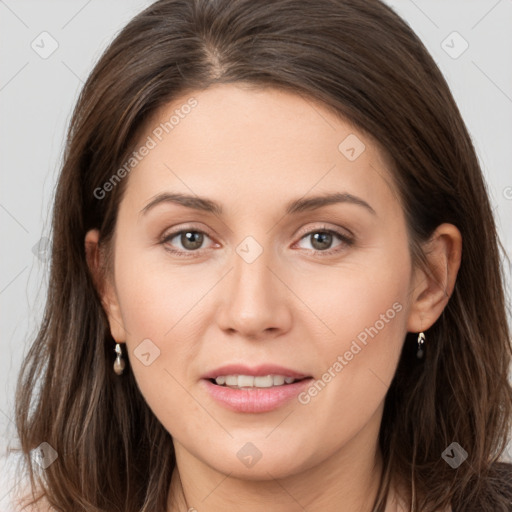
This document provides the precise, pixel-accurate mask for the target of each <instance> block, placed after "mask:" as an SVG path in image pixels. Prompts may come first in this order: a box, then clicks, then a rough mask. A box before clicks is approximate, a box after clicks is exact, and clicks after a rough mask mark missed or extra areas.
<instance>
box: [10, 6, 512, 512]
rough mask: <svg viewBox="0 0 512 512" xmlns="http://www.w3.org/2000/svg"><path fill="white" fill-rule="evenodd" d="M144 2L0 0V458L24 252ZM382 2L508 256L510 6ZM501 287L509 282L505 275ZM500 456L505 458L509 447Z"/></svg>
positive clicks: (30, 252)
mask: <svg viewBox="0 0 512 512" xmlns="http://www.w3.org/2000/svg"><path fill="white" fill-rule="evenodd" d="M149 3H151V2H149V1H147V0H146V1H143V0H109V1H108V2H107V1H100V0H89V1H86V0H46V1H41V0H32V1H28V0H0V112H1V116H0V162H1V165H0V170H1V180H2V181H1V187H0V240H1V258H2V260H1V261H2V265H1V273H0V311H1V316H0V333H1V339H0V347H1V357H0V386H1V387H0V456H1V455H2V454H3V453H4V451H5V449H6V447H7V446H8V445H9V444H10V445H16V441H15V434H14V425H13V423H12V418H13V412H12V410H13V402H14V388H15V382H16V377H17V374H18V369H19V365H20V362H21V358H22V355H23V353H24V352H26V350H27V349H28V346H29V343H30V340H31V339H32V337H33V336H34V334H35V332H36V329H37V325H38V322H39V321H40V318H41V314H42V308H43V305H44V297H45V289H46V282H47V278H48V274H47V270H46V264H47V261H46V259H45V253H44V250H43V251H40V252H37V251H34V246H35V245H36V244H38V242H39V241H40V239H41V238H42V237H45V236H47V235H48V227H49V222H50V216H49V212H50V209H51V200H52V196H53V191H54V186H55V182H56V178H57V175H58V171H59V165H60V162H61V155H62V150H63V141H64V135H65V130H66V127H67V123H68V121H69V119H70V115H71V110H72V107H73V105H74V103H75V101H76V99H77V96H78V93H79V90H80V88H81V86H82V84H83V82H84V80H85V79H86V77H87V75H88V73H89V72H90V71H91V69H92V66H93V64H94V62H96V60H97V59H98V58H99V56H100V55H101V53H102V51H103V50H104V48H105V47H106V45H107V44H108V43H109V42H110V41H111V40H112V39H113V37H114V36H115V34H116V33H117V32H118V31H119V30H120V29H121V28H122V27H123V26H124V25H125V24H126V23H127V22H128V20H130V19H131V18H132V17H133V16H134V15H135V14H136V13H137V12H139V11H140V10H142V8H144V7H145V6H146V5H149ZM387 3H388V4H390V5H391V6H392V7H393V8H394V9H395V10H396V11H397V12H398V13H399V14H400V15H401V16H402V17H403V18H405V20H406V21H407V22H408V23H409V24H410V25H411V26H412V28H413V29H414V30H415V31H416V33H417V34H418V35H419V36H420V37H421V39H422V40H423V42H424V43H425V45H426V46H427V48H428V49H429V51H430V52H431V54H432V55H433V57H434V59H435V60H436V62H437V63H438V65H439V66H440V68H441V70H442V72H443V73H444V75H445V77H446V78H447V80H448V83H449V85H450V87H451V89H452V91H453V94H454V96H455V98H456V100H457V103H458V105H459V107H460V109H461V112H462V115H463V117H464V119H465V121H466V123H467V125H468V128H469V131H470V133H471V135H472V138H473V141H474V144H475V146H476V148H477V151H478V155H479V158H480V161H481V163H482V166H483V169H484V173H485V176H486V179H487V182H488V186H489V194H490V196H491V201H492V203H493V205H494V209H495V214H496V218H497V222H498V225H499V230H500V235H501V238H502V241H503V244H504V245H505V247H506V248H507V252H508V255H509V257H512V223H511V220H512V149H511V148H512V30H511V27H512V0H415V1H413V0H388V2H387ZM44 31H46V32H48V33H49V34H50V35H51V38H53V39H54V40H55V41H56V42H57V44H58V48H57V49H56V51H55V52H54V53H53V54H52V55H50V56H49V57H47V58H42V57H41V56H40V55H39V54H38V53H37V52H36V51H35V50H34V49H33V48H32V47H31V44H34V46H35V45H39V48H40V49H39V52H44V51H48V50H49V49H50V48H51V46H50V45H51V43H52V41H51V40H50V39H49V38H48V36H40V34H41V33H42V32H44ZM454 31H456V32H458V33H459V34H460V35H461V36H462V38H463V39H464V40H465V41H467V43H468V44H469V47H468V49H467V50H466V51H465V52H464V53H462V54H461V55H460V56H459V57H458V58H453V56H455V55H456V53H458V52H460V50H462V49H463V46H462V45H464V41H463V40H462V39H460V38H458V36H453V35H451V34H452V33H453V32H454ZM43 38H45V39H43ZM42 39H43V40H42ZM33 41H35V42H34V43H33ZM443 41H445V43H443ZM43 44H44V48H43ZM445 50H446V51H445ZM447 51H448V52H451V53H452V56H450V55H449V54H448V53H447ZM42 248H43V249H44V241H43V245H42ZM507 279H508V283H510V269H509V267H508V266H507ZM508 290H510V285H508ZM509 452H510V455H511V456H512V448H511V449H510V450H509ZM2 464H3V465H4V466H5V467H7V468H11V467H12V463H10V462H9V461H7V462H6V461H5V460H2V459H1V458H0V475H2V476H0V506H2V510H5V508H6V498H3V497H4V494H5V492H7V491H8V488H9V486H10V483H9V481H8V473H9V472H6V471H5V469H2ZM2 478H3V480H2ZM2 491H4V492H2ZM2 498H3V500H2Z"/></svg>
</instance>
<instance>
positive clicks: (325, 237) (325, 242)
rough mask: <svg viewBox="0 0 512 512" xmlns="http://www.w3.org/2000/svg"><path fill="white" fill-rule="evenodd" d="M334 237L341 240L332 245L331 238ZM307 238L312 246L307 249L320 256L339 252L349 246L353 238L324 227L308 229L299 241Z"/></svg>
mask: <svg viewBox="0 0 512 512" xmlns="http://www.w3.org/2000/svg"><path fill="white" fill-rule="evenodd" d="M335 238H338V239H339V240H341V242H340V243H339V244H338V245H336V246H334V247H332V244H333V240H334V239H335ZM308 239H309V240H310V241H311V246H312V249H309V250H312V251H313V252H315V253H321V255H322V256H324V255H330V254H333V253H336V252H339V251H341V250H343V249H344V248H346V247H347V246H348V247H350V246H351V245H353V243H354V240H353V239H352V238H351V237H349V236H348V235H345V234H343V233H340V232H338V231H336V230H333V229H327V228H325V227H323V228H320V229H316V230H314V231H309V232H308V233H306V235H304V236H303V237H302V238H301V241H302V240H308Z"/></svg>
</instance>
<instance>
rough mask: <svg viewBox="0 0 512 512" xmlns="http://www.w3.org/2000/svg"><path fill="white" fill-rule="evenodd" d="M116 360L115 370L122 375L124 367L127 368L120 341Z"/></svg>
mask: <svg viewBox="0 0 512 512" xmlns="http://www.w3.org/2000/svg"><path fill="white" fill-rule="evenodd" d="M115 350H116V354H117V357H116V360H115V361H114V372H116V374H117V375H122V373H123V371H124V368H125V366H126V365H125V362H124V359H123V351H122V349H121V345H120V344H119V343H116V349H115Z"/></svg>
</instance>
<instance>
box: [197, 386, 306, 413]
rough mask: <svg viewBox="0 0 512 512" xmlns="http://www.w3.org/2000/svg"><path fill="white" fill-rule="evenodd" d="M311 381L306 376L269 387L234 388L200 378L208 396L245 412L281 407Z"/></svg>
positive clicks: (233, 408) (235, 409)
mask: <svg viewBox="0 0 512 512" xmlns="http://www.w3.org/2000/svg"><path fill="white" fill-rule="evenodd" d="M311 381H312V378H307V379H303V380H300V381H297V382H293V383H292V384H284V385H282V386H274V387H271V388H251V389H234V388H228V387H225V386H218V385H217V384H213V383H212V382H210V381H209V380H206V379H203V380H202V382H203V383H204V386H205V387H206V390H207V391H208V393H210V396H211V397H212V398H213V399H214V400H216V401H217V402H218V403H220V404H221V405H223V406H225V407H227V408H228V409H231V410H232V411H236V412H247V413H259V412H269V411H273V410H274V409H277V408H278V407H282V406H283V405H284V404H286V403H287V402H289V401H290V400H293V398H295V397H296V396H297V395H298V394H299V393H300V392H301V391H302V390H304V388H306V387H308V386H309V385H310V384H311Z"/></svg>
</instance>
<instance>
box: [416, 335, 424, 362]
mask: <svg viewBox="0 0 512 512" xmlns="http://www.w3.org/2000/svg"><path fill="white" fill-rule="evenodd" d="M424 343H425V333H423V332H420V333H419V334H418V352H416V357H417V358H418V359H422V358H423V354H424V350H423V344H424Z"/></svg>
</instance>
